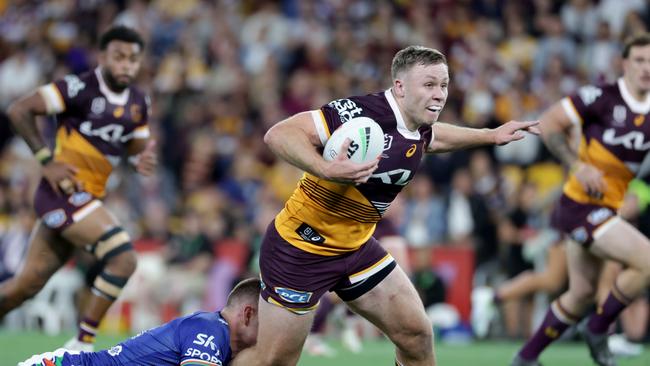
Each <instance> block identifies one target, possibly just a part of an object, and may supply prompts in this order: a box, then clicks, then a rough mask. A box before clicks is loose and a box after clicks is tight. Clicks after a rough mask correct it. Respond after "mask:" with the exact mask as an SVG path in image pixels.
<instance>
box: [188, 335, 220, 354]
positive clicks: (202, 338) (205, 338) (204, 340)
mask: <svg viewBox="0 0 650 366" xmlns="http://www.w3.org/2000/svg"><path fill="white" fill-rule="evenodd" d="M213 340H214V336H213V335H208V334H205V333H199V334H197V335H196V338H194V341H193V342H192V343H194V344H198V345H199V346H204V347H205V348H210V349H211V350H213V351H217V356H218V355H219V351H218V350H217V345H216V344H214V342H213Z"/></svg>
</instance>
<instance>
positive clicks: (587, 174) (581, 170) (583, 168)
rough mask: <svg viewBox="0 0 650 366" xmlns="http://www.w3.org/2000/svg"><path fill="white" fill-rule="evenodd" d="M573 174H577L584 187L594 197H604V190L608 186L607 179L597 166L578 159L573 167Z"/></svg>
mask: <svg viewBox="0 0 650 366" xmlns="http://www.w3.org/2000/svg"><path fill="white" fill-rule="evenodd" d="M571 171H572V172H573V175H575V177H576V179H578V182H580V185H582V189H584V190H585V192H586V193H587V194H588V195H589V196H590V197H593V198H597V199H601V198H603V192H605V189H606V188H607V185H606V184H605V180H604V179H603V173H602V172H601V171H600V170H598V168H596V167H595V166H593V165H591V164H587V163H584V162H581V161H578V162H576V163H575V164H574V166H573V167H572V168H571Z"/></svg>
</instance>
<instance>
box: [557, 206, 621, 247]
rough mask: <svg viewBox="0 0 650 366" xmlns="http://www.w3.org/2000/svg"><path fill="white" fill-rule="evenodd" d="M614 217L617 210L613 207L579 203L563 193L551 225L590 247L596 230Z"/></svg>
mask: <svg viewBox="0 0 650 366" xmlns="http://www.w3.org/2000/svg"><path fill="white" fill-rule="evenodd" d="M614 217H616V210H615V209H613V208H611V207H606V206H599V205H593V204H585V203H578V202H576V201H574V200H572V199H571V198H569V197H567V196H566V195H564V194H563V195H562V197H560V199H559V201H558V202H557V204H556V205H555V208H554V210H553V213H552V214H551V226H553V227H554V228H556V229H557V230H559V231H560V232H562V233H564V234H565V235H567V236H568V237H569V238H571V239H572V240H574V241H576V242H578V243H579V244H581V245H583V246H585V247H589V246H590V245H591V243H592V242H593V241H594V236H593V235H594V231H595V230H596V229H598V228H599V227H600V226H601V225H603V224H604V223H606V222H607V221H609V220H610V219H612V218H614Z"/></svg>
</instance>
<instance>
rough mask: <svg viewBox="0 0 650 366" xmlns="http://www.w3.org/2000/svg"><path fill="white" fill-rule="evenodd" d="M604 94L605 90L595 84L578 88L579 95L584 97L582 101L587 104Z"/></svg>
mask: <svg viewBox="0 0 650 366" xmlns="http://www.w3.org/2000/svg"><path fill="white" fill-rule="evenodd" d="M602 94H603V90H602V89H600V88H597V87H595V86H593V85H586V86H583V87H582V88H580V89H578V95H579V96H580V99H582V103H584V104H585V105H589V104H591V103H593V102H594V101H595V100H596V99H598V97H600V96H601V95H602Z"/></svg>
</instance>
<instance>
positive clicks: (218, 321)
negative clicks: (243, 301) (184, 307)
mask: <svg viewBox="0 0 650 366" xmlns="http://www.w3.org/2000/svg"><path fill="white" fill-rule="evenodd" d="M182 322H183V324H184V325H201V326H206V325H207V326H209V327H210V328H224V329H226V328H228V322H226V320H225V319H224V318H223V317H222V316H221V314H219V313H218V312H210V311H197V312H195V313H193V314H190V315H187V316H185V317H183V318H182Z"/></svg>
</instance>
